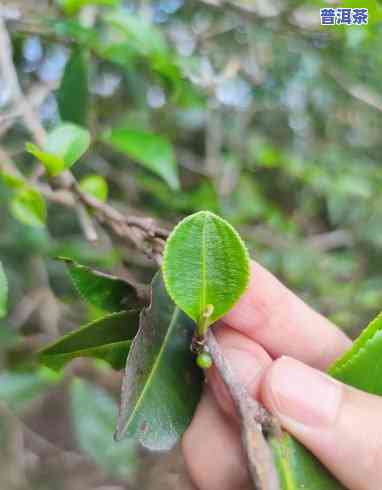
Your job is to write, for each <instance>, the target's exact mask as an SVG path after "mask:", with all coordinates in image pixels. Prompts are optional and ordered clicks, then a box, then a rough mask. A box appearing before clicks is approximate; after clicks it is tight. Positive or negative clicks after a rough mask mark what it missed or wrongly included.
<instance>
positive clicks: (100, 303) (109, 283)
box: [59, 257, 147, 312]
mask: <svg viewBox="0 0 382 490" xmlns="http://www.w3.org/2000/svg"><path fill="white" fill-rule="evenodd" d="M59 259H60V260H63V261H64V262H65V263H66V265H67V267H68V270H69V274H70V277H71V279H72V281H73V284H74V286H75V288H76V289H77V291H78V292H79V294H80V295H81V296H82V298H83V299H84V300H85V301H88V302H89V303H91V304H92V305H94V306H97V307H98V308H101V309H102V310H106V311H110V312H115V311H121V310H139V309H141V308H142V306H145V305H146V303H147V298H146V291H145V288H144V286H141V285H138V284H133V283H132V282H128V281H126V280H124V279H121V278H119V277H116V276H113V275H111V274H106V273H104V272H100V271H97V270H95V269H91V268H90V267H86V266H84V265H81V264H78V263H77V262H74V261H73V260H71V259H68V258H65V257H59Z"/></svg>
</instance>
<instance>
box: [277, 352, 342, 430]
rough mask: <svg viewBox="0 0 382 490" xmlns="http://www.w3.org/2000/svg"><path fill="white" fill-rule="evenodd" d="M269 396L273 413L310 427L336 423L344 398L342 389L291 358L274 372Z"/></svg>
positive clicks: (285, 360)
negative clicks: (342, 397) (342, 398)
mask: <svg viewBox="0 0 382 490" xmlns="http://www.w3.org/2000/svg"><path fill="white" fill-rule="evenodd" d="M269 381H270V395H271V398H272V400H271V403H272V406H273V409H274V410H275V411H276V413H278V414H279V416H281V417H282V416H285V417H288V418H289V419H293V420H295V421H296V422H299V423H301V424H303V425H306V426H309V427H319V426H327V425H330V424H332V423H333V422H334V421H335V420H336V416H337V413H338V409H339V405H340V402H341V396H342V387H341V385H340V384H339V383H338V382H336V381H335V380H333V379H332V378H330V377H329V376H327V375H326V374H324V373H321V372H320V371H317V370H315V369H313V368H311V367H309V366H306V365H305V364H302V363H301V362H299V361H296V360H294V359H291V358H289V357H282V358H281V359H279V360H278V361H276V363H275V364H274V366H273V367H272V368H271V373H270V380H269Z"/></svg>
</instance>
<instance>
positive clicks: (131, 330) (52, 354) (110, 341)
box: [39, 312, 139, 370]
mask: <svg viewBox="0 0 382 490" xmlns="http://www.w3.org/2000/svg"><path fill="white" fill-rule="evenodd" d="M138 323H139V314H138V313H137V312H120V313H113V314H110V315H107V316H104V317H103V318H101V319H99V320H95V321H94V322H92V323H89V324H88V325H85V326H84V327H82V328H80V329H78V330H75V331H74V332H71V333H69V334H67V335H65V336H63V337H61V338H60V339H58V340H57V341H56V342H55V343H53V344H51V345H49V346H47V347H45V348H44V349H42V350H41V351H40V352H39V358H40V360H41V362H42V363H43V364H45V365H46V366H48V367H50V368H51V369H55V370H59V369H61V368H62V367H63V366H64V365H65V364H66V363H67V362H69V361H71V360H72V359H74V358H77V357H93V358H97V359H103V360H104V361H107V362H108V363H109V364H111V366H112V367H114V368H115V369H122V368H123V366H124V364H125V362H126V357H127V354H128V352H129V348H130V344H131V339H132V338H133V337H134V336H135V334H136V333H137V331H138Z"/></svg>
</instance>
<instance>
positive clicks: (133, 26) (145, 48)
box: [105, 11, 171, 60]
mask: <svg viewBox="0 0 382 490" xmlns="http://www.w3.org/2000/svg"><path fill="white" fill-rule="evenodd" d="M105 21H106V22H108V23H110V24H112V25H113V26H115V27H117V28H119V29H120V30H121V31H122V32H123V33H125V35H126V41H125V43H124V44H127V45H129V46H130V47H131V48H132V49H133V50H134V51H137V52H138V53H140V54H141V55H142V56H146V57H154V58H156V59H157V58H158V57H160V59H161V60H163V59H166V58H167V57H169V56H171V54H170V50H169V49H168V44H167V42H166V38H165V37H164V35H163V33H162V32H161V31H160V30H159V29H157V28H156V27H155V26H154V25H153V24H152V23H151V22H150V21H148V20H147V19H146V18H145V16H139V15H131V14H128V13H126V12H121V11H117V12H115V13H112V14H109V15H107V16H105Z"/></svg>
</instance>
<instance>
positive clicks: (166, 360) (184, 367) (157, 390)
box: [115, 273, 202, 450]
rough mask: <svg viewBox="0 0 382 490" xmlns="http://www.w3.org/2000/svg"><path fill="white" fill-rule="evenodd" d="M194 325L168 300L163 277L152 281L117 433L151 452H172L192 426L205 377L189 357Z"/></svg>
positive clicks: (127, 374)
mask: <svg viewBox="0 0 382 490" xmlns="http://www.w3.org/2000/svg"><path fill="white" fill-rule="evenodd" d="M193 330H194V324H193V322H192V321H191V320H190V319H189V318H188V317H187V316H186V315H184V314H183V313H182V312H181V311H180V310H179V308H177V307H176V306H175V304H174V303H173V302H172V301H171V299H170V297H169V296H168V294H167V292H166V289H165V286H164V283H163V280H162V277H161V274H160V273H158V274H157V275H156V276H155V277H154V279H153V282H152V304H151V306H150V307H148V308H146V309H145V310H143V312H142V314H141V321H140V328H139V332H138V334H137V336H136V338H135V339H134V341H133V344H132V346H131V349H130V352H129V356H128V359H127V363H126V371H125V375H124V379H123V384H122V394H121V408H120V415H119V420H118V425H117V430H116V434H115V438H116V440H120V439H122V438H123V437H124V436H127V437H129V438H133V439H136V440H139V441H140V443H141V444H142V445H143V446H145V447H147V448H150V449H152V450H166V449H169V448H171V447H172V446H173V445H174V444H175V443H176V442H177V441H178V440H179V438H180V437H181V435H182V434H183V432H184V431H185V430H186V428H187V426H188V425H189V423H190V421H191V418H192V416H193V414H194V410H195V407H196V405H197V403H198V401H199V399H200V393H201V386H202V377H201V371H200V369H198V368H197V367H196V364H195V361H194V359H193V356H192V354H191V352H190V342H191V338H192V335H193Z"/></svg>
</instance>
